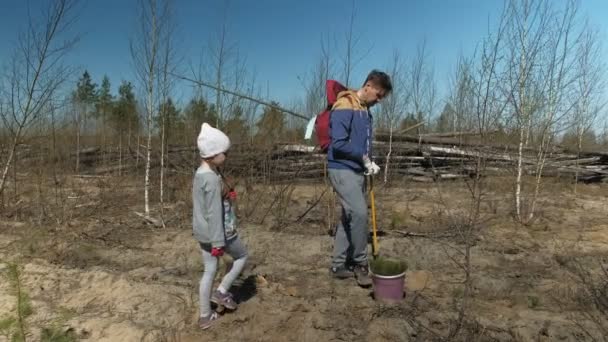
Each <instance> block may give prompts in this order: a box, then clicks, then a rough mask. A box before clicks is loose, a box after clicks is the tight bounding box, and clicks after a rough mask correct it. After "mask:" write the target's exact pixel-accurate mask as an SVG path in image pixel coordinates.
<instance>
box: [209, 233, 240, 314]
mask: <svg viewBox="0 0 608 342" xmlns="http://www.w3.org/2000/svg"><path fill="white" fill-rule="evenodd" d="M200 247H201V251H202V253H203V263H204V265H205V270H204V272H203V276H202V278H201V281H200V283H199V289H198V290H199V305H200V315H201V316H209V315H210V314H211V303H210V300H211V288H212V287H213V279H214V278H215V274H216V272H217V266H218V262H219V258H217V257H214V256H213V255H211V245H209V244H203V243H201V244H200ZM225 253H226V254H228V255H230V256H231V257H232V259H233V260H234V262H233V263H232V268H231V269H230V271H229V272H228V273H226V275H225V276H224V278H223V279H222V282H221V283H220V285H219V286H222V287H223V288H224V289H226V290H229V289H230V286H232V283H233V282H234V281H235V280H236V278H238V276H239V275H240V274H241V272H242V271H243V268H244V267H245V263H246V262H247V248H246V247H245V245H244V244H243V242H242V241H241V239H239V237H238V236H237V237H235V238H232V239H230V240H227V241H226V246H225Z"/></svg>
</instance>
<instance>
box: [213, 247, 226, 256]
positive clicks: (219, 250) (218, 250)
mask: <svg viewBox="0 0 608 342" xmlns="http://www.w3.org/2000/svg"><path fill="white" fill-rule="evenodd" d="M211 255H212V256H214V257H221V256H222V255H224V247H213V248H211Z"/></svg>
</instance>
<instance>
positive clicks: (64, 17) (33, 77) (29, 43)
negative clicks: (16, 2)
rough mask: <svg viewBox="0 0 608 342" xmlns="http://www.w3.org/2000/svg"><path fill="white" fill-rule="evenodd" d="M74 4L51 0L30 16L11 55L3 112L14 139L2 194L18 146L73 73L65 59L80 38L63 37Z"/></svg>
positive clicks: (71, 20)
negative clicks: (66, 64) (33, 15)
mask: <svg viewBox="0 0 608 342" xmlns="http://www.w3.org/2000/svg"><path fill="white" fill-rule="evenodd" d="M75 7H76V1H74V0H57V1H52V2H50V3H49V6H48V8H46V9H45V11H44V12H43V13H41V15H40V16H36V17H32V16H30V17H29V18H28V28H27V30H25V32H24V33H23V34H21V35H20V39H19V41H18V46H17V47H16V49H15V51H14V52H13V55H12V57H11V59H10V69H9V72H8V74H7V75H5V80H4V82H6V87H5V88H6V91H5V94H4V96H5V97H6V98H7V106H6V110H4V111H3V112H2V113H0V114H2V120H3V122H4V125H5V126H6V128H7V129H8V131H9V133H10V136H11V143H10V146H9V153H8V156H7V158H6V159H5V160H4V162H3V164H4V166H3V169H2V177H1V178H0V194H2V192H3V191H4V188H5V185H6V179H7V175H8V171H9V168H10V167H11V164H12V163H13V161H14V158H15V151H16V148H17V146H18V145H19V144H20V142H21V140H22V138H23V137H24V136H25V135H26V133H27V130H28V128H29V127H30V126H31V125H32V123H34V122H35V121H36V120H37V119H39V118H40V117H41V116H42V115H43V113H44V111H45V110H46V109H47V105H48V104H49V102H50V101H51V99H52V98H53V97H54V96H56V95H57V92H58V90H59V89H60V87H61V86H62V85H63V84H64V82H65V81H66V80H67V78H68V77H69V75H70V69H69V68H68V67H67V66H65V65H64V64H63V63H62V62H63V58H64V57H65V55H66V54H67V53H68V52H69V51H70V49H71V48H72V47H73V46H74V44H75V43H76V42H77V39H76V38H73V37H72V38H63V39H62V37H63V36H65V35H66V34H67V33H68V32H67V30H68V29H69V28H70V27H71V26H72V24H73V23H74V17H73V12H74V11H75V9H76V8H75Z"/></svg>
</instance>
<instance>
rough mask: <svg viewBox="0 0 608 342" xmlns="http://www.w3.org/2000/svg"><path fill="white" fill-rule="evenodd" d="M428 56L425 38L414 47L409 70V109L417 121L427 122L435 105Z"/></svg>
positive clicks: (431, 69) (434, 91) (434, 93)
mask: <svg viewBox="0 0 608 342" xmlns="http://www.w3.org/2000/svg"><path fill="white" fill-rule="evenodd" d="M428 58H429V57H428V52H427V49H426V40H423V41H422V42H421V43H419V44H418V47H417V48H416V55H415V56H414V58H413V59H412V62H411V67H410V70H409V87H410V94H411V101H410V108H411V109H410V111H411V114H413V115H414V117H415V118H416V121H417V122H427V121H428V120H429V119H430V118H431V116H432V113H433V110H434V106H435V95H436V88H435V82H434V76H433V68H432V66H431V65H429V62H428ZM419 131H420V129H419Z"/></svg>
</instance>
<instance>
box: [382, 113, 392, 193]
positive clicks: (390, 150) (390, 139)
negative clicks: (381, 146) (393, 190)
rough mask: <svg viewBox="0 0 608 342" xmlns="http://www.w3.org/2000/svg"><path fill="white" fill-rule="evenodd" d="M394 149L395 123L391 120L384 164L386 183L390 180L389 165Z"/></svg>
mask: <svg viewBox="0 0 608 342" xmlns="http://www.w3.org/2000/svg"><path fill="white" fill-rule="evenodd" d="M392 151H393V123H392V121H391V123H390V128H389V137H388V153H387V154H386V163H385V164H384V184H386V183H387V182H388V166H389V162H390V160H391V153H392Z"/></svg>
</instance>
